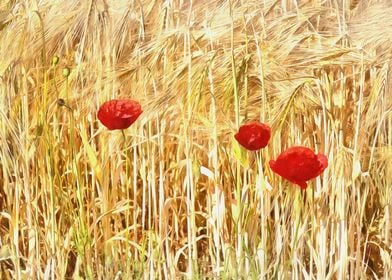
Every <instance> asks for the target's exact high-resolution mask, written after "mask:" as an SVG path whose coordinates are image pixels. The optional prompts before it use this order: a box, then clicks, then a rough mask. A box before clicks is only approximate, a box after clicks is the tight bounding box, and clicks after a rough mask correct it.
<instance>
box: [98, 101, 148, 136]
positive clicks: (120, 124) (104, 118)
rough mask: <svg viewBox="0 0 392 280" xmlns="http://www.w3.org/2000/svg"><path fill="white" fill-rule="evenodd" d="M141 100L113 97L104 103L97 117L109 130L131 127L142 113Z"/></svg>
mask: <svg viewBox="0 0 392 280" xmlns="http://www.w3.org/2000/svg"><path fill="white" fill-rule="evenodd" d="M142 112H143V111H142V108H141V105H140V103H139V102H137V101H135V100H129V99H113V100H109V101H107V102H105V103H103V104H102V105H101V106H100V107H99V110H98V114H97V117H98V119H99V120H100V121H101V123H102V124H103V125H104V126H106V127H107V128H108V129H109V130H114V129H126V128H128V127H130V126H131V125H132V124H133V123H134V122H135V121H136V119H137V118H138V117H139V116H140V114H141V113H142Z"/></svg>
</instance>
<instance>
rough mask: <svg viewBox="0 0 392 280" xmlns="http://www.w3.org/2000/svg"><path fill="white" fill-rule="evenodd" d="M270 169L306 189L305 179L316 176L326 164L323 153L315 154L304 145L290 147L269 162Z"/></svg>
mask: <svg viewBox="0 0 392 280" xmlns="http://www.w3.org/2000/svg"><path fill="white" fill-rule="evenodd" d="M269 164H270V167H271V169H272V171H274V172H275V173H277V174H279V175H280V176H282V177H283V178H285V179H287V180H289V181H290V182H292V183H294V184H297V185H299V186H300V187H301V188H302V189H303V190H304V189H306V187H307V185H306V181H308V180H311V179H313V178H316V177H317V176H319V175H320V174H321V173H323V171H324V169H325V168H327V166H328V159H327V157H326V156H325V155H323V154H318V155H316V154H315V153H314V152H313V151H312V150H311V149H309V148H306V147H299V146H297V147H291V148H288V149H287V150H286V151H284V152H283V153H281V154H280V155H279V156H278V158H277V159H276V161H275V160H271V161H270V162H269Z"/></svg>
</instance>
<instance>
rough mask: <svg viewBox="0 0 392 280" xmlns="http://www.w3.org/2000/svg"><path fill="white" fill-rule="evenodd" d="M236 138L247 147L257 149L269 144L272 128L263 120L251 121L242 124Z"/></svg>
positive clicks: (252, 149) (251, 149)
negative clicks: (262, 121)
mask: <svg viewBox="0 0 392 280" xmlns="http://www.w3.org/2000/svg"><path fill="white" fill-rule="evenodd" d="M234 138H235V139H236V140H237V141H238V143H239V144H240V145H241V146H243V147H244V148H245V149H247V150H250V151H257V150H260V149H262V148H265V147H266V146H267V144H268V142H269V140H270V138H271V128H270V127H269V126H268V125H267V124H264V123H261V122H250V123H247V124H244V125H242V126H241V127H240V129H239V130H238V132H237V133H236V134H235V135H234Z"/></svg>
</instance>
